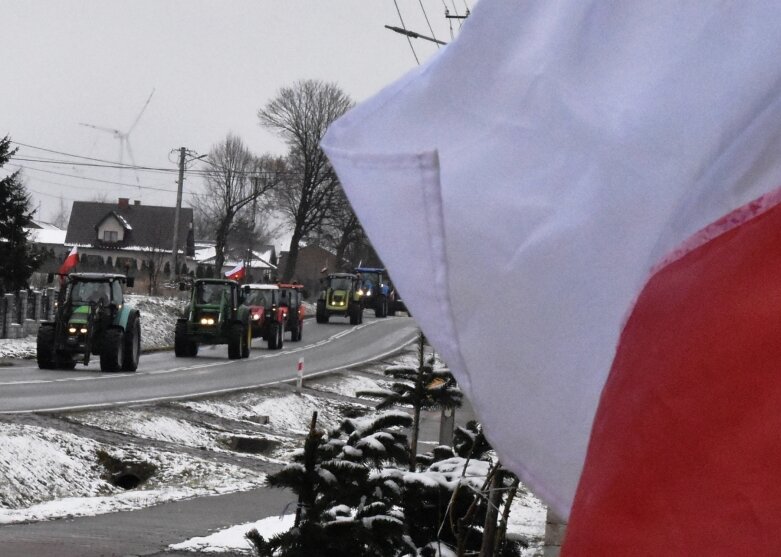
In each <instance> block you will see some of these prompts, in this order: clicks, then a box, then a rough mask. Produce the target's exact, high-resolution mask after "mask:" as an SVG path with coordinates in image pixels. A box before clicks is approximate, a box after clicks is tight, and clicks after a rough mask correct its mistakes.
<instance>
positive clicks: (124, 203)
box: [119, 197, 130, 209]
mask: <svg viewBox="0 0 781 557" xmlns="http://www.w3.org/2000/svg"><path fill="white" fill-rule="evenodd" d="M129 205H130V199H128V198H127V197H120V198H119V208H120V209H127V208H128V206H129Z"/></svg>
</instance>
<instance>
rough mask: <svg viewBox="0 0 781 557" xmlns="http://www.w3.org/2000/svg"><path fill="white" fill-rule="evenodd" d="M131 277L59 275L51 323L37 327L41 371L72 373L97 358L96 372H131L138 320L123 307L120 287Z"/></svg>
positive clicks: (136, 357)
mask: <svg viewBox="0 0 781 557" xmlns="http://www.w3.org/2000/svg"><path fill="white" fill-rule="evenodd" d="M125 284H127V286H129V287H132V286H133V278H132V277H130V278H128V277H125V275H118V274H108V273H71V274H68V275H63V281H62V284H61V286H60V291H59V294H58V296H57V309H56V311H55V315H54V321H45V322H43V323H41V325H40V327H39V328H38V338H37V356H36V357H37V360H38V367H39V368H41V369H73V368H74V367H76V364H77V363H79V362H81V363H82V364H84V365H85V366H86V365H88V364H89V360H90V356H91V355H95V356H100V369H101V371H136V369H138V360H139V356H140V354H141V315H140V314H139V312H138V310H136V309H134V308H133V307H132V306H130V305H129V304H126V303H125V299H124V294H123V285H125Z"/></svg>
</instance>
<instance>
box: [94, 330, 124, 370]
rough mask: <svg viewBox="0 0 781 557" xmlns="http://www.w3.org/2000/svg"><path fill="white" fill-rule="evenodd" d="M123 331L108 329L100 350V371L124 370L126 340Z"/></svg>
mask: <svg viewBox="0 0 781 557" xmlns="http://www.w3.org/2000/svg"><path fill="white" fill-rule="evenodd" d="M123 336H124V335H123V334H122V329H107V330H106V332H105V333H104V334H103V342H102V346H101V350H100V371H119V370H120V369H122V359H123V352H124V350H123V348H124V344H125V343H124V339H123V338H122V337H123Z"/></svg>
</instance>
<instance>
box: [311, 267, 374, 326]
mask: <svg viewBox="0 0 781 557" xmlns="http://www.w3.org/2000/svg"><path fill="white" fill-rule="evenodd" d="M320 282H321V283H322V285H323V286H322V290H320V296H319V297H318V299H317V311H316V313H315V317H316V320H317V322H318V323H328V319H329V318H330V317H331V316H332V315H341V316H344V317H349V318H350V325H358V324H360V323H362V322H363V297H362V296H363V294H362V292H361V284H360V279H359V278H358V276H357V275H354V274H351V273H331V274H330V275H328V276H327V277H325V278H323V279H321V281H320Z"/></svg>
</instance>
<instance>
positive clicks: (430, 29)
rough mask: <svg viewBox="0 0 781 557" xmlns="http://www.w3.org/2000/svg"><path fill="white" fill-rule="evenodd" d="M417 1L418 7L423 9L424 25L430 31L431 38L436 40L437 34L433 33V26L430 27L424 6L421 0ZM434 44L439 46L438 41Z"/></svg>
mask: <svg viewBox="0 0 781 557" xmlns="http://www.w3.org/2000/svg"><path fill="white" fill-rule="evenodd" d="M418 3H419V4H420V9H421V10H423V17H424V18H426V25H428V30H429V31H430V32H431V38H432V39H434V40H436V39H437V36H436V35H435V34H434V28H433V27H431V22H430V21H429V20H428V14H427V13H426V8H425V7H424V6H423V0H418ZM434 44H435V45H437V48H439V43H438V42H436V43H434Z"/></svg>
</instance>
